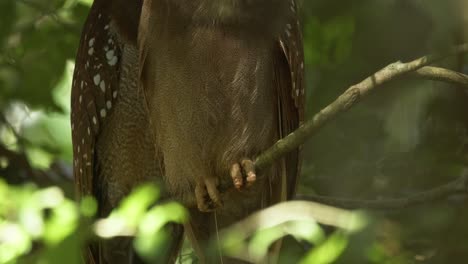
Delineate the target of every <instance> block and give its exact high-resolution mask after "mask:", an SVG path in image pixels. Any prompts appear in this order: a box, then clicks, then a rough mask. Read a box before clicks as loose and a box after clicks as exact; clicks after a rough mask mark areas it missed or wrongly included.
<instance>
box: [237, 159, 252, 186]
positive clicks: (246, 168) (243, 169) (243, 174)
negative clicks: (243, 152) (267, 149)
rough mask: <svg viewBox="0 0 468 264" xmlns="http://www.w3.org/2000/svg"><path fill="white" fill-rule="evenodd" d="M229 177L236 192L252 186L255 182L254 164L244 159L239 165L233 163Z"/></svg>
mask: <svg viewBox="0 0 468 264" xmlns="http://www.w3.org/2000/svg"><path fill="white" fill-rule="evenodd" d="M231 177H232V182H233V183H234V187H236V189H237V190H242V188H243V187H250V186H252V184H253V183H254V182H255V181H256V180H257V175H256V174H255V164H254V162H253V161H252V160H249V159H244V160H242V161H241V162H240V163H234V164H233V165H232V166H231Z"/></svg>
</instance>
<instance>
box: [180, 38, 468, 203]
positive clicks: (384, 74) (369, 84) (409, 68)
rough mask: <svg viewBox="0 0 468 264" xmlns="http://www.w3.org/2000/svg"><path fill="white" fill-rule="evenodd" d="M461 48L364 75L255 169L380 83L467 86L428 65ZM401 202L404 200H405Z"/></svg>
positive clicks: (224, 185)
mask: <svg viewBox="0 0 468 264" xmlns="http://www.w3.org/2000/svg"><path fill="white" fill-rule="evenodd" d="M464 52H468V43H465V44H462V45H459V46H455V47H453V48H452V49H450V50H449V51H448V52H446V53H441V54H434V55H427V56H423V57H420V58H418V59H415V60H413V61H410V62H406V63H403V62H401V61H398V62H395V63H392V64H390V65H388V66H386V67H385V68H383V69H381V70H380V71H378V72H376V73H374V74H373V75H371V76H369V77H367V78H366V79H364V80H363V81H361V82H360V83H358V84H355V85H352V86H350V87H349V88H348V89H347V90H346V91H345V92H344V93H343V94H341V95H340V96H339V97H338V98H337V99H336V100H335V101H334V102H332V103H331V104H329V105H328V106H326V107H325V108H323V109H322V110H321V111H320V112H318V113H317V114H315V115H314V116H313V117H312V118H311V119H309V120H308V121H306V122H305V123H303V124H302V125H301V126H300V127H299V128H298V129H296V130H295V131H294V132H292V133H290V134H289V135H287V136H286V137H284V138H282V139H280V140H278V141H277V142H276V143H275V144H274V145H273V146H271V147H270V148H269V149H267V150H265V151H264V152H263V153H262V154H260V155H259V156H258V157H257V159H256V160H255V168H256V170H257V172H261V171H262V170H265V169H267V168H268V167H270V166H271V165H272V164H273V163H274V162H275V161H276V160H277V159H279V158H281V157H282V156H284V155H285V154H287V153H289V152H291V151H292V150H294V149H296V148H298V147H299V146H300V145H302V144H303V143H304V142H305V141H306V140H307V139H308V138H310V137H311V136H313V135H314V134H315V133H317V132H318V131H319V129H320V128H322V127H323V126H324V125H326V124H327V123H328V122H330V121H331V120H333V119H334V118H336V116H337V115H338V114H340V113H342V112H346V111H347V110H349V109H350V108H351V107H353V106H354V105H356V104H357V103H358V102H359V101H361V99H362V98H363V97H364V96H366V95H367V94H369V93H370V92H372V91H374V90H376V89H377V88H378V87H379V86H381V85H382V84H385V83H388V82H390V81H393V80H396V79H399V78H401V77H404V76H407V75H410V74H413V75H414V76H418V77H420V78H424V79H429V80H437V81H444V82H450V83H455V84H461V85H463V86H468V76H467V75H464V74H462V73H458V72H455V71H451V70H448V69H443V68H438V67H428V66H427V65H430V64H432V63H434V62H437V61H439V60H442V59H444V58H447V57H449V56H452V55H456V54H459V53H464ZM232 187H233V183H232V182H231V181H226V182H221V184H220V186H219V190H220V191H221V192H225V191H227V190H229V189H230V188H232ZM185 198H187V197H185ZM322 198H323V197H322ZM312 199H313V200H315V201H320V198H319V196H317V197H315V198H312ZM326 200H327V201H329V203H328V204H333V202H332V201H331V200H330V199H328V198H327V199H326ZM338 200H340V199H338ZM337 202H338V201H337ZM361 202H362V201H360V203H361ZM369 202H370V201H369ZM372 202H373V201H372ZM372 202H371V203H369V204H368V205H369V206H370V207H371V206H372V205H371V204H372ZM394 202H395V203H396V201H394ZM344 203H345V202H344V201H340V202H339V204H344ZM402 203H403V204H405V202H402ZM185 205H187V206H194V205H196V201H195V199H194V197H192V196H190V198H189V201H186V202H185ZM351 205H352V204H351ZM351 207H353V206H351Z"/></svg>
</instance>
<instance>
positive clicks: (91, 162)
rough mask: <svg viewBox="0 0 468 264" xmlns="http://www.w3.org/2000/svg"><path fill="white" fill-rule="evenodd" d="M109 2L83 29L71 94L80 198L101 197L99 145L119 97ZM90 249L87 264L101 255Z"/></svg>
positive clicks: (118, 51) (100, 6)
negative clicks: (99, 185)
mask: <svg viewBox="0 0 468 264" xmlns="http://www.w3.org/2000/svg"><path fill="white" fill-rule="evenodd" d="M111 27H112V26H111V18H110V6H109V1H94V4H93V6H92V7H91V10H90V13H89V15H88V18H87V20H86V22H85V25H84V27H83V32H82V35H81V40H80V45H79V48H78V53H77V56H76V64H75V71H74V74H73V82H72V92H71V127H72V142H73V175H74V178H75V192H76V197H77V198H78V199H80V198H82V197H84V196H86V195H91V196H94V197H96V198H97V197H98V195H99V190H98V189H97V182H98V181H97V175H98V174H97V168H96V164H95V145H96V141H97V139H98V138H99V135H100V131H101V130H102V127H103V126H105V123H106V119H108V118H109V115H110V114H112V108H113V106H114V105H115V100H116V99H117V96H118V87H119V77H120V55H121V49H120V44H119V43H118V41H117V38H116V36H115V34H114V33H113V32H112V30H111ZM93 251H95V249H92V248H89V250H88V253H87V255H88V256H87V259H86V263H95V261H98V260H97V253H96V252H93Z"/></svg>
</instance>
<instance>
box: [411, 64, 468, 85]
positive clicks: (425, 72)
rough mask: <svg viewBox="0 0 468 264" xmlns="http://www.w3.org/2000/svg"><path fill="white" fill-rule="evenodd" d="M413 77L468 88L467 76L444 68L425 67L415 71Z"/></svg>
mask: <svg viewBox="0 0 468 264" xmlns="http://www.w3.org/2000/svg"><path fill="white" fill-rule="evenodd" d="M413 75H414V76H416V77H419V78H423V79H428V80H433V81H441V82H447V83H453V84H457V85H461V86H466V87H468V75H466V74H463V73H459V72H456V71H452V70H448V69H444V68H439V67H431V66H426V67H422V68H421V69H419V70H417V71H415V72H414V73H413Z"/></svg>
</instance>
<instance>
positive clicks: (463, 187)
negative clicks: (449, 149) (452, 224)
mask: <svg viewBox="0 0 468 264" xmlns="http://www.w3.org/2000/svg"><path fill="white" fill-rule="evenodd" d="M459 193H465V194H468V175H463V176H461V177H459V178H457V179H456V180H454V181H452V182H449V183H447V184H445V185H442V186H438V187H435V188H433V189H431V190H428V191H424V192H421V193H417V194H414V195H411V196H408V197H405V198H385V199H381V200H360V199H348V198H338V197H330V196H321V195H299V196H297V198H296V199H297V200H307V201H314V202H318V203H323V204H327V205H330V206H336V207H340V208H348V209H356V208H367V209H374V210H375V209H377V210H389V209H403V208H407V207H409V206H415V205H419V204H424V203H429V202H435V201H439V200H441V199H444V198H446V197H448V196H450V195H454V194H459Z"/></svg>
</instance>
